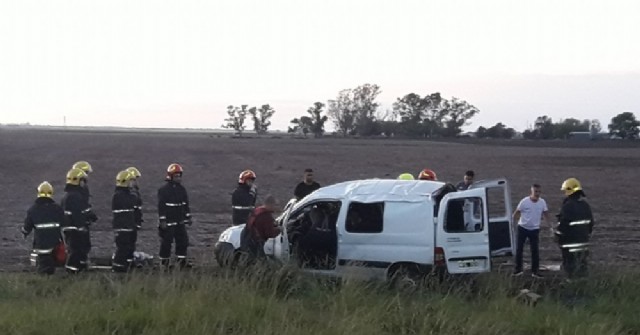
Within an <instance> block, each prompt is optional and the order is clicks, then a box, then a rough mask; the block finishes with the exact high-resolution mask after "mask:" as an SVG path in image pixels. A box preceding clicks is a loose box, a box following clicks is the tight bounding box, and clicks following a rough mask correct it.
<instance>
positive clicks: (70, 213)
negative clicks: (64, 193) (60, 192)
mask: <svg viewBox="0 0 640 335" xmlns="http://www.w3.org/2000/svg"><path fill="white" fill-rule="evenodd" d="M72 214H73V213H72V212H71V211H64V215H72Z"/></svg>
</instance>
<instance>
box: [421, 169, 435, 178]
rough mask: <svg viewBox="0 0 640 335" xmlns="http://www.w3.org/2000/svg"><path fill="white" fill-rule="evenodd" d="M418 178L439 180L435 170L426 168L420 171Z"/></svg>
mask: <svg viewBox="0 0 640 335" xmlns="http://www.w3.org/2000/svg"><path fill="white" fill-rule="evenodd" d="M418 179H420V180H438V176H437V175H436V173H435V172H433V170H430V169H424V170H422V171H420V174H419V175H418Z"/></svg>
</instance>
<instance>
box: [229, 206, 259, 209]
mask: <svg viewBox="0 0 640 335" xmlns="http://www.w3.org/2000/svg"><path fill="white" fill-rule="evenodd" d="M231 208H233V209H240V210H243V209H254V208H255V207H254V206H231Z"/></svg>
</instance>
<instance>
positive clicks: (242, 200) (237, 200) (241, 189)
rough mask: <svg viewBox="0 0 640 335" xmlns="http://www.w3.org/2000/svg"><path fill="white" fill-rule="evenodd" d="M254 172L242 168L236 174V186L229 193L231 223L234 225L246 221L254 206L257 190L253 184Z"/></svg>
mask: <svg viewBox="0 0 640 335" xmlns="http://www.w3.org/2000/svg"><path fill="white" fill-rule="evenodd" d="M255 180H256V174H255V172H253V171H251V170H244V171H242V172H241V173H240V176H238V187H237V188H236V189H235V191H233V194H232V195H231V208H232V213H233V214H232V223H233V225H234V226H237V225H241V224H245V223H247V219H248V218H249V215H251V211H252V210H253V209H254V208H255V206H256V199H257V197H258V190H257V187H256V185H255V184H254V182H255Z"/></svg>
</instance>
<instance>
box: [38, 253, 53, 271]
mask: <svg viewBox="0 0 640 335" xmlns="http://www.w3.org/2000/svg"><path fill="white" fill-rule="evenodd" d="M36 264H37V268H36V269H37V270H36V271H37V272H38V273H40V274H47V275H52V274H54V273H55V272H56V262H55V259H54V258H53V253H48V254H38V257H37V258H36Z"/></svg>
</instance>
